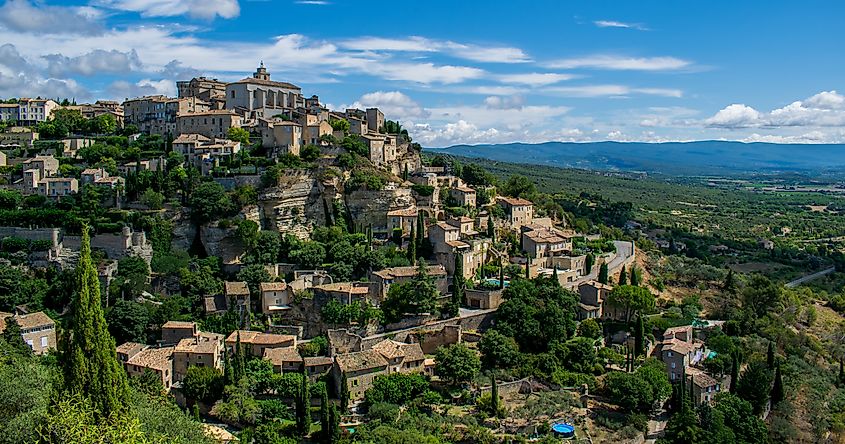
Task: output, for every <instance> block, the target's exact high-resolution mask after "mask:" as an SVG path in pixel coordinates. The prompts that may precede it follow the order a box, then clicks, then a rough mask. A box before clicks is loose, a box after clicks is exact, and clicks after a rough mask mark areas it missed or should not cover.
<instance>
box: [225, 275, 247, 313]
mask: <svg viewBox="0 0 845 444" xmlns="http://www.w3.org/2000/svg"><path fill="white" fill-rule="evenodd" d="M223 295H224V296H226V306H227V309H229V310H231V309H232V308H236V309H241V308H243V310H245V311H248V310H249V307H250V303H251V300H250V295H249V287H248V286H247V285H246V282H243V281H237V282H230V281H226V282H224V283H223ZM231 304H234V306H230V305H231Z"/></svg>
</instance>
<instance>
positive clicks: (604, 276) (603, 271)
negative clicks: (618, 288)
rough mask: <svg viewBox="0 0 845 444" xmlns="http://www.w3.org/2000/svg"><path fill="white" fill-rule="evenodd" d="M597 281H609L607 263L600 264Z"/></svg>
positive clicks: (604, 282)
mask: <svg viewBox="0 0 845 444" xmlns="http://www.w3.org/2000/svg"><path fill="white" fill-rule="evenodd" d="M598 281H599V283H601V284H605V285H607V284H608V282H610V281H609V276H608V271H607V263H603V264H601V267H599V278H598Z"/></svg>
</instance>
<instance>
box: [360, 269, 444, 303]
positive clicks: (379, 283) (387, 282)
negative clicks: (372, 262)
mask: <svg viewBox="0 0 845 444" xmlns="http://www.w3.org/2000/svg"><path fill="white" fill-rule="evenodd" d="M417 269H418V267H414V266H410V267H392V268H385V269H383V270H379V271H373V272H371V273H370V276H369V281H370V282H373V283H374V284H375V289H374V290H375V293H376V295H377V297H378V299H379V300H380V301H381V300H384V298H385V297H387V292H388V291H389V290H390V286H391V285H392V284H399V283H402V282H408V281H410V280H412V279H414V277H416V275H417ZM426 272H427V273H428V276H429V277H431V278H432V280H433V281H434V285H435V286H436V287H437V290H438V291H440V293H441V294H445V293H447V292H448V290H449V281H448V276H447V274H446V268H445V267H444V266H443V265H440V264H435V265H428V266H426Z"/></svg>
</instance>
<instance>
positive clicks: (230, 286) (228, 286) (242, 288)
mask: <svg viewBox="0 0 845 444" xmlns="http://www.w3.org/2000/svg"><path fill="white" fill-rule="evenodd" d="M223 287H224V289H225V291H224V292H225V293H226V296H240V295H248V294H249V287H248V286H247V285H246V282H228V281H227V282H225V283H224V284H223Z"/></svg>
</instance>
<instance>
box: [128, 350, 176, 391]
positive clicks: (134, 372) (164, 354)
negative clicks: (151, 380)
mask: <svg viewBox="0 0 845 444" xmlns="http://www.w3.org/2000/svg"><path fill="white" fill-rule="evenodd" d="M173 350H174V347H161V348H155V347H150V346H148V345H143V344H138V343H135V342H127V343H125V344H121V345H119V346H117V359H118V360H119V361H120V362H121V363H123V367H124V368H125V369H126V373H128V374H129V376H130V377H139V376H143V374H144V373H145V372H146V371H151V372H153V373H154V374H155V375H156V376H158V378H159V380H160V381H161V384H162V386H163V387H164V389H165V390H167V391H169V390H170V387H171V386H172V385H173Z"/></svg>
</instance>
